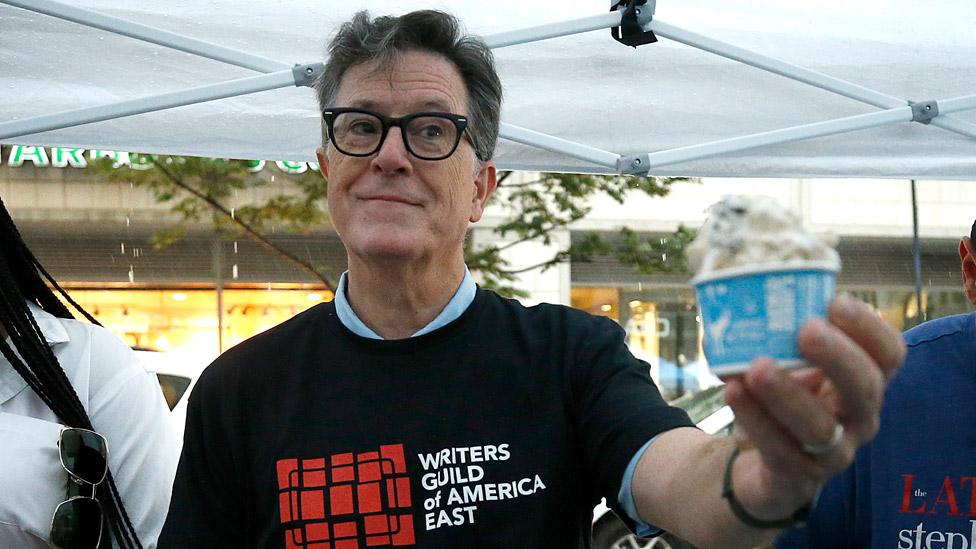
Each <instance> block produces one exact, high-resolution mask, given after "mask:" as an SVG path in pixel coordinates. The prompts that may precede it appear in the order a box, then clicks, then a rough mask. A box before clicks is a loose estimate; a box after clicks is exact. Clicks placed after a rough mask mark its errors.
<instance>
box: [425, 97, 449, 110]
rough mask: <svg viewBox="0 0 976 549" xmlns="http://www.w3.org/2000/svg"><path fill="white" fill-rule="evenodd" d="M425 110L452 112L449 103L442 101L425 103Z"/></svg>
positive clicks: (436, 100) (434, 100)
mask: <svg viewBox="0 0 976 549" xmlns="http://www.w3.org/2000/svg"><path fill="white" fill-rule="evenodd" d="M424 109H429V110H434V111H450V110H451V106H450V104H448V103H447V101H443V100H441V99H430V100H428V101H425V102H424Z"/></svg>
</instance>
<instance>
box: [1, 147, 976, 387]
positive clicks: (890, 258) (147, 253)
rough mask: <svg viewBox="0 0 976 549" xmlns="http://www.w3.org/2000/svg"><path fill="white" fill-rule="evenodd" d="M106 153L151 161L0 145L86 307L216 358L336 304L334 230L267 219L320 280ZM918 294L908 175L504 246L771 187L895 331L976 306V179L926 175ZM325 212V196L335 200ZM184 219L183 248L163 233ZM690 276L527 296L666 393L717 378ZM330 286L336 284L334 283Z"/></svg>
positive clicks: (683, 199) (488, 236)
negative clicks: (964, 280)
mask: <svg viewBox="0 0 976 549" xmlns="http://www.w3.org/2000/svg"><path fill="white" fill-rule="evenodd" d="M104 156H108V157H110V158H112V159H113V161H114V162H115V164H116V165H118V166H119V167H118V169H120V170H126V169H139V167H140V162H139V159H138V158H137V157H136V156H135V155H127V154H125V153H116V152H110V151H82V150H75V149H56V148H42V147H19V146H9V145H4V146H2V147H0V197H2V198H3V200H4V202H5V203H6V205H7V207H8V209H9V210H10V212H11V214H12V215H13V216H14V219H15V221H16V222H17V224H18V226H19V228H20V229H21V232H22V233H23V236H24V239H25V241H26V242H27V243H28V245H29V246H30V247H31V249H32V250H34V252H35V255H37V257H38V258H39V260H40V261H41V262H42V264H44V265H45V266H46V267H47V269H48V270H49V271H50V272H51V273H52V275H53V276H54V277H55V278H56V279H57V280H59V281H60V282H61V283H62V284H63V286H64V287H65V288H67V289H69V290H70V291H71V294H72V295H73V296H74V297H75V299H76V300H78V301H79V303H81V305H82V306H84V307H86V308H87V309H88V310H89V311H90V312H92V313H93V314H95V316H96V317H97V318H99V320H100V321H101V322H102V323H103V324H105V325H106V326H108V327H109V328H110V329H112V330H113V331H114V332H115V333H116V334H117V335H119V336H120V337H122V338H124V339H125V340H126V341H127V342H129V343H130V344H131V345H133V346H138V347H145V348H151V349H157V350H164V351H165V350H181V351H183V352H192V353H194V354H197V355H206V356H214V355H216V354H217V353H218V352H220V351H222V350H225V349H227V348H228V347H230V346H232V345H234V344H236V343H238V342H240V341H241V340H243V339H245V338H247V337H250V336H251V335H253V334H255V333H258V332H260V331H263V330H265V329H267V328H269V327H271V326H274V325H275V324H278V323H280V322H281V321H283V320H285V319H287V318H289V317H290V316H292V315H294V314H295V313H297V312H299V311H301V310H304V309H306V308H308V307H310V306H313V305H315V304H316V303H319V302H321V301H326V300H329V299H331V297H332V293H331V289H332V286H333V285H334V283H335V282H336V281H337V280H338V275H339V274H340V273H341V272H342V271H343V270H344V268H345V251H344V249H343V247H342V243H341V242H340V241H339V239H338V237H337V236H336V235H335V232H334V231H333V230H332V229H331V227H329V226H327V224H326V225H325V226H322V227H317V228H315V229H314V230H312V231H310V232H308V233H306V234H289V233H287V232H285V231H284V230H281V231H279V230H277V229H276V228H275V227H271V230H270V231H269V232H268V233H267V234H266V236H267V238H268V240H269V241H270V242H272V243H273V244H274V245H275V246H277V247H278V248H279V250H283V251H285V252H287V253H288V254H291V255H292V256H294V257H297V258H300V259H301V260H302V261H303V262H305V263H307V264H309V265H312V266H314V267H315V269H316V270H317V271H318V272H319V273H321V274H322V277H316V276H313V275H312V274H310V273H309V272H308V271H307V270H305V269H303V268H301V267H299V266H296V264H295V263H294V262H292V261H289V260H287V259H285V258H283V257H282V255H281V254H280V252H276V251H274V250H270V249H268V248H267V247H265V246H262V245H260V244H258V243H256V242H254V241H253V240H251V239H248V238H245V237H243V236H236V237H234V236H230V237H228V236H222V234H221V233H220V232H218V231H216V230H215V229H214V226H213V224H212V223H210V222H200V223H189V224H188V223H184V222H182V221H181V217H180V216H177V215H176V214H173V213H172V212H171V211H170V207H169V205H164V204H160V203H158V202H157V201H156V200H155V199H154V198H153V196H152V194H151V193H150V192H149V191H148V190H147V189H145V188H143V187H140V186H136V185H132V184H129V183H126V182H108V181H106V180H105V177H104V176H99V175H97V174H96V170H92V169H91V168H89V167H88V165H89V164H90V163H92V162H93V161H94V160H96V159H98V158H100V157H104ZM309 169H312V170H314V169H316V166H314V165H313V166H309V165H306V164H304V163H292V162H267V163H261V164H255V165H254V170H253V171H254V172H255V174H256V175H257V176H259V177H261V178H262V181H263V185H261V186H259V187H255V188H253V189H247V190H244V191H241V192H240V193H239V194H237V195H235V196H234V197H233V198H231V199H230V200H229V203H227V204H225V206H226V207H227V208H229V209H231V211H233V208H234V207H241V206H242V205H245V204H248V203H252V202H254V201H256V200H260V199H262V198H266V197H268V196H271V195H273V194H276V193H288V192H293V191H294V184H293V181H292V178H293V177H294V176H295V175H296V174H300V173H302V172H304V171H306V170H309ZM534 176H535V174H531V173H518V174H513V176H511V177H509V178H508V179H507V180H506V182H505V184H503V185H502V188H501V190H500V194H501V196H500V199H499V200H496V201H495V203H494V204H493V205H492V206H491V207H490V208H489V210H488V211H487V212H486V216H485V219H484V220H483V221H482V222H481V223H479V224H477V225H476V226H475V227H474V228H473V229H472V233H471V238H472V241H473V243H474V244H475V245H480V244H483V243H487V242H498V241H499V240H500V237H499V235H498V234H497V233H496V232H495V231H494V230H493V229H494V228H495V227H497V226H498V225H499V224H501V223H502V222H503V221H504V219H505V216H506V215H507V214H508V210H507V209H506V207H505V200H504V193H505V187H506V185H509V186H511V185H514V184H520V183H525V182H528V181H531V180H532V178H533V177H534ZM916 190H917V199H918V218H919V227H920V244H921V282H922V288H923V292H922V302H921V304H919V303H918V299H917V298H916V291H915V269H914V262H913V238H912V234H913V233H912V227H913V224H912V217H913V212H912V199H911V196H912V190H911V183H910V182H909V181H903V180H863V179H844V180H785V179H755V178H749V179H727V178H725V179H716V178H706V179H703V180H701V181H697V182H687V183H676V184H674V185H673V186H672V190H671V192H670V194H669V195H668V196H666V197H661V198H649V197H647V196H643V195H637V194H631V195H629V196H628V197H627V199H626V200H625V201H624V203H622V204H620V203H617V202H616V201H614V200H612V199H610V198H609V197H600V198H597V199H595V200H593V201H592V202H591V204H590V206H591V207H592V211H591V213H590V215H588V216H587V217H586V218H585V219H583V220H581V221H579V222H577V223H575V224H573V225H572V226H571V227H569V228H567V229H564V230H560V231H557V232H555V233H554V234H553V239H552V242H551V243H550V244H549V245H543V244H541V243H534V242H530V243H525V244H520V245H518V246H515V247H513V248H511V249H509V250H508V251H507V252H506V253H507V254H508V255H507V258H508V259H509V260H510V262H511V264H512V267H513V268H515V269H518V268H520V267H526V266H531V265H534V264H536V263H538V262H539V259H540V258H544V257H551V254H554V253H555V252H556V251H558V250H559V249H560V248H564V247H566V246H568V245H569V244H570V243H571V242H573V240H574V239H579V238H582V237H583V236H584V235H586V234H588V233H593V232H596V233H606V234H612V233H613V232H614V231H616V230H617V229H618V228H619V227H621V226H625V227H628V228H630V229H632V230H634V231H637V232H639V233H641V234H642V235H645V236H647V237H651V238H657V237H664V236H666V235H668V234H670V233H671V232H673V231H674V230H675V229H677V228H678V227H679V226H681V225H683V226H686V227H693V228H697V227H698V226H700V224H701V223H702V221H703V220H704V219H705V216H706V213H707V212H706V208H707V206H708V205H709V204H712V203H713V202H715V201H716V200H718V199H719V198H721V196H723V195H726V194H761V195H766V196H771V197H773V198H775V199H776V200H777V201H778V202H780V203H781V204H783V205H786V206H789V207H791V208H792V209H794V210H795V211H797V212H799V213H800V215H801V217H802V219H803V221H804V224H805V225H807V226H808V227H810V228H811V229H812V230H814V231H817V232H829V233H833V234H834V235H836V236H837V237H838V239H839V244H838V251H839V252H840V255H841V258H842V261H843V269H842V271H841V274H840V277H839V281H838V284H839V287H840V289H841V290H842V291H847V292H850V293H852V294H854V295H856V296H857V297H859V298H861V299H862V300H864V301H866V302H868V303H869V304H870V305H872V306H873V307H874V308H875V309H876V310H877V311H878V312H879V314H881V315H882V316H883V317H884V318H885V319H886V320H887V321H888V322H889V323H891V324H892V325H893V326H895V327H896V328H899V329H904V328H906V327H910V326H911V325H914V324H916V323H918V322H919V321H921V320H922V319H923V318H926V317H936V316H944V315H947V314H953V313H957V312H963V311H966V310H970V307H969V305H968V302H967V301H966V300H965V298H964V296H963V294H962V292H961V291H960V286H961V279H960V273H959V261H958V255H957V247H958V240H959V237H960V236H961V235H963V234H968V232H969V228H970V226H971V225H972V223H973V219H974V217H976V182H962V181H919V182H917V183H916ZM323 208H324V205H323ZM174 226H180V227H181V230H182V231H183V232H184V233H185V235H184V236H183V238H182V239H181V240H179V241H178V242H176V243H175V244H172V245H169V246H166V247H157V246H155V245H154V244H153V239H154V235H155V236H156V237H158V235H159V231H160V230H161V229H165V228H172V227H174ZM688 278H689V275H688V274H687V273H681V274H667V275H663V274H658V275H642V274H639V273H637V272H636V271H634V270H633V269H632V268H630V267H628V266H625V265H622V264H620V263H619V262H617V261H616V260H614V259H612V258H596V260H594V261H590V262H577V263H564V264H559V265H557V266H556V267H553V268H550V269H547V270H545V271H540V270H538V269H537V270H530V271H528V272H525V273H522V274H521V275H520V279H519V283H518V286H519V287H520V288H521V289H523V290H525V291H527V292H528V293H529V296H530V297H529V298H528V299H526V300H525V301H526V302H529V303H534V302H543V301H545V302H555V303H563V304H570V305H573V306H575V307H578V308H581V309H585V310H588V311H590V312H592V313H594V314H602V315H606V316H608V317H610V318H613V319H614V320H616V321H618V322H619V323H620V324H621V325H622V326H623V327H624V328H625V329H626V331H627V338H628V342H629V343H630V345H631V349H632V350H633V351H634V352H635V354H637V355H638V356H641V357H642V358H644V359H645V360H647V361H648V362H649V363H650V364H651V365H652V366H653V371H654V372H655V376H656V377H658V378H659V381H661V382H662V386H664V387H666V388H668V390H669V391H673V392H676V393H680V392H683V391H685V390H689V389H693V388H694V387H692V385H693V384H695V385H701V384H702V383H705V382H706V381H707V380H706V377H707V376H706V375H705V374H704V373H703V371H704V362H703V357H702V354H701V344H700V342H701V327H700V322H699V321H698V317H697V311H696V305H695V297H694V292H693V290H692V288H691V287H690V286H689V285H688ZM323 279H324V280H323Z"/></svg>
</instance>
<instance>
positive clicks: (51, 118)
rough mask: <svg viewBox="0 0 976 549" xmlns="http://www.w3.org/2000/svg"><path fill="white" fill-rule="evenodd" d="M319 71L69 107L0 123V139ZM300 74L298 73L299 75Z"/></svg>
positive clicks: (267, 86) (289, 82)
mask: <svg viewBox="0 0 976 549" xmlns="http://www.w3.org/2000/svg"><path fill="white" fill-rule="evenodd" d="M321 71H322V64H321V63H318V64H316V65H305V66H296V67H295V68H294V69H289V70H284V71H278V72H273V73H270V74H262V75H259V76H250V77H247V78H240V79H236V80H229V81H226V82H220V83H217V84H210V85H207V86H200V87H197V88H190V89H186V90H180V91H175V92H170V93H163V94H159V95H153V96H148V97H139V98H136V99H131V100H129V101H120V102H116V103H110V104H106V105H97V106H94V107H86V108H81V109H75V110H70V111H61V112H56V113H51V114H48V115H43V116H35V117H31V118H25V119H23V120H14V121H12V122H4V123H0V140H2V139H9V138H11V137H18V136H22V135H30V134H34V133H40V132H44V131H48V130H57V129H61V128H70V127H73V126H79V125H82V124H89V123H91V122H102V121H104V120H112V119H115V118H121V117H124V116H132V115H136V114H143V113H147V112H155V111H160V110H165V109H171V108H174V107H182V106H186V105H194V104H197V103H203V102H206V101H214V100H216V99H225V98H228V97H237V96H240V95H247V94H252V93H257V92H262V91H268V90H275V89H279V88H287V87H290V86H295V85H296V83H295V80H296V78H299V77H301V78H308V79H309V80H311V79H314V77H315V75H317V74H320V73H321ZM299 75H300V76H299Z"/></svg>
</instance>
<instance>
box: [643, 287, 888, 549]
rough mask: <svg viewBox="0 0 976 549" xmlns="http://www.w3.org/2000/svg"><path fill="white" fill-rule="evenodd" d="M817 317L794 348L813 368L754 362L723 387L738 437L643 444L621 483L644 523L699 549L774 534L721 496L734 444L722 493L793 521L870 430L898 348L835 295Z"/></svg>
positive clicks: (744, 543) (856, 307)
mask: <svg viewBox="0 0 976 549" xmlns="http://www.w3.org/2000/svg"><path fill="white" fill-rule="evenodd" d="M828 316H829V322H824V321H812V322H810V323H808V324H807V325H805V326H804V327H803V329H802V330H801V332H800V338H799V344H800V350H801V352H802V353H803V355H804V356H805V357H806V359H807V361H808V362H809V363H810V364H812V365H814V366H816V367H818V369H816V370H805V371H799V372H785V371H781V370H779V369H777V368H776V367H775V365H774V363H773V362H772V361H771V360H768V359H759V360H756V361H754V362H753V364H752V365H751V366H750V368H749V370H748V372H746V374H745V375H743V376H742V377H741V378H737V379H731V380H729V381H728V384H727V385H726V397H725V398H726V401H727V402H728V404H729V406H731V407H732V409H733V410H734V411H735V415H736V423H737V429H738V430H740V431H741V433H742V436H737V437H730V438H718V437H713V436H709V435H706V434H704V433H702V432H700V431H698V430H696V429H691V428H682V429H674V430H672V431H669V432H666V433H664V434H662V435H661V436H660V437H659V438H658V440H656V441H655V442H654V444H652V445H651V446H650V447H649V448H648V450H647V451H646V452H645V454H644V456H643V457H642V458H641V460H640V462H639V463H638V466H637V470H636V473H635V475H634V480H633V485H632V487H633V492H634V500H635V502H636V504H637V509H638V511H639V512H640V514H641V516H642V517H643V518H644V519H645V520H647V521H648V522H650V523H652V524H655V525H657V526H660V527H662V528H665V529H666V530H669V531H671V532H674V533H675V534H677V535H679V536H682V537H684V538H686V539H687V540H688V541H690V542H692V543H694V544H696V545H699V546H702V547H755V546H756V545H760V544H762V543H765V542H768V541H771V540H772V539H773V537H775V534H776V533H777V532H778V531H779V529H778V528H757V527H754V526H749V525H747V524H746V523H745V522H743V521H742V520H741V519H740V518H738V517H737V516H736V515H735V514H734V513H733V511H732V507H731V506H730V504H729V501H728V500H727V499H725V498H723V495H722V493H723V481H724V475H725V471H726V466H727V464H728V463H729V458H730V457H731V456H732V453H733V451H734V450H735V449H736V448H739V449H740V453H739V455H738V457H737V458H736V459H735V460H734V461H733V463H732V469H731V487H732V490H733V491H734V494H735V499H736V500H738V502H740V503H741V505H742V508H743V509H744V511H745V512H746V513H747V514H748V515H749V516H750V517H753V518H755V519H757V520H759V521H767V522H775V521H780V520H782V519H786V518H788V517H790V516H792V515H793V514H794V513H795V512H796V511H797V510H799V509H800V508H801V507H803V506H804V505H807V504H808V503H809V502H810V501H811V500H812V499H813V498H814V497H815V496H816V493H817V490H818V489H819V487H820V486H821V484H823V482H824V481H826V480H827V479H828V478H830V477H831V476H833V475H835V474H837V473H839V472H841V471H843V470H844V469H845V468H847V466H848V465H849V464H850V463H851V462H852V461H853V459H854V455H855V453H856V451H857V449H858V448H859V447H861V446H862V445H863V444H865V443H867V442H868V441H870V440H871V439H872V438H873V437H874V435H875V433H877V430H878V424H879V418H880V412H881V402H882V399H883V395H884V389H885V386H886V385H887V381H888V380H889V379H890V378H891V377H892V376H893V375H894V373H895V371H896V370H897V368H898V367H899V366H900V365H901V363H902V360H903V359H904V356H905V345H904V343H903V342H902V339H901V336H900V335H899V334H898V333H897V332H896V331H895V330H894V329H892V328H890V327H889V326H887V325H886V324H884V322H882V321H881V320H880V319H879V318H878V316H877V315H876V314H875V313H874V312H872V311H871V310H870V309H868V307H867V306H865V305H864V304H863V303H861V302H859V301H856V300H854V299H851V298H848V297H840V298H838V299H836V300H835V301H834V303H832V304H831V307H830V311H829V315H828ZM838 425H839V426H840V428H838ZM836 434H840V435H841V436H840V438H839V439H836V437H835V435H836ZM830 442H835V443H836V444H830ZM804 446H806V448H804ZM818 447H819V448H818Z"/></svg>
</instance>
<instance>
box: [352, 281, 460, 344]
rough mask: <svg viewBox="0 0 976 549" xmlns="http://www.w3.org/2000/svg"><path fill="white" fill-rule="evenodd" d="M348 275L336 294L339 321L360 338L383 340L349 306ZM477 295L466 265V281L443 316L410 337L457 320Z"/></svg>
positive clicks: (448, 303) (445, 309)
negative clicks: (347, 297)
mask: <svg viewBox="0 0 976 549" xmlns="http://www.w3.org/2000/svg"><path fill="white" fill-rule="evenodd" d="M348 273H349V271H346V272H344V273H342V276H341V277H339V287H338V288H336V292H335V308H336V314H337V315H339V321H340V322H342V324H343V326H345V327H346V328H349V331H351V332H352V333H354V334H356V335H358V336H361V337H368V338H370V339H383V338H382V337H380V335H379V334H377V333H376V332H374V331H373V330H372V329H371V328H370V327H369V326H367V325H366V324H364V323H363V321H362V320H360V319H359V317H358V316H356V312H355V311H353V310H352V307H350V306H349V300H348V299H346V277H347V276H348ZM476 293H478V285H477V284H475V283H474V278H472V276H471V272H470V271H468V266H467V265H465V266H464V279H463V280H461V285H460V286H458V289H457V291H456V292H454V297H452V298H451V300H450V301H448V302H447V306H446V307H444V310H443V311H441V314H439V315H437V317H436V318H434V320H431V321H430V324H428V325H426V326H424V327H423V328H421V329H420V330H418V331H417V332H416V333H414V334H413V335H411V336H410V337H417V336H421V335H424V334H426V333H430V332H433V331H434V330H436V329H438V328H442V327H444V326H447V325H448V324H450V323H451V322H453V321H455V320H457V319H458V318H460V316H461V315H462V314H464V311H466V310H468V307H469V306H470V305H471V302H472V301H474V296H475V294H476Z"/></svg>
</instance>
